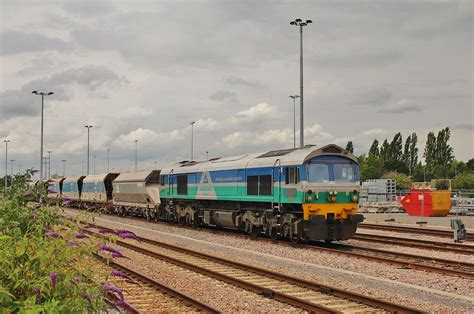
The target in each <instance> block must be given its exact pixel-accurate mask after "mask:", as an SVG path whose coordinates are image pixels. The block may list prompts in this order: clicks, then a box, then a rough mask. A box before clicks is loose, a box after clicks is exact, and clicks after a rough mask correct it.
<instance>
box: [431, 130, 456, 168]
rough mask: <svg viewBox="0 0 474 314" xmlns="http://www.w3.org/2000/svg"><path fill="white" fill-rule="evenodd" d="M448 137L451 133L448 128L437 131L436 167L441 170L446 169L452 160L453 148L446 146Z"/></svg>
mask: <svg viewBox="0 0 474 314" xmlns="http://www.w3.org/2000/svg"><path fill="white" fill-rule="evenodd" d="M450 137H451V131H450V130H449V127H446V128H444V129H442V130H441V131H439V132H438V136H437V137H436V152H435V160H436V165H438V166H441V167H443V168H447V167H448V165H449V164H450V163H451V161H453V159H454V155H453V148H452V147H451V146H450V145H449V144H448V141H449V139H450Z"/></svg>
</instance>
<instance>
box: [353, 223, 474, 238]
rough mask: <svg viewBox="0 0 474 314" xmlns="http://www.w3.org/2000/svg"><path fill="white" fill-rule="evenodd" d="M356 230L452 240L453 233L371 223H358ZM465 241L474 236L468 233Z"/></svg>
mask: <svg viewBox="0 0 474 314" xmlns="http://www.w3.org/2000/svg"><path fill="white" fill-rule="evenodd" d="M357 228H360V229H372V230H384V231H395V232H402V233H417V234H425V235H431V236H437V237H443V238H452V237H453V232H452V231H449V230H439V229H428V228H424V227H408V226H396V225H387V224H371V223H365V222H364V223H360V224H359V225H358V226H357ZM467 239H468V240H469V239H474V234H472V233H468V234H467Z"/></svg>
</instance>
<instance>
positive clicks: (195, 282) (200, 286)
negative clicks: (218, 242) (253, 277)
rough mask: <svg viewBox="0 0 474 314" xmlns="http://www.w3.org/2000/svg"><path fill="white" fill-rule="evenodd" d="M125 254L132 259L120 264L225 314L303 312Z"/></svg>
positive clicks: (196, 275)
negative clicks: (239, 313)
mask: <svg viewBox="0 0 474 314" xmlns="http://www.w3.org/2000/svg"><path fill="white" fill-rule="evenodd" d="M121 252H122V253H123V254H124V255H125V256H127V257H129V258H130V259H120V260H119V261H118V262H119V263H120V264H122V265H125V266H127V267H130V268H132V269H133V270H136V271H139V272H141V273H143V274H146V275H147V276H149V277H150V278H153V279H155V280H157V281H160V282H162V283H164V284H166V285H168V286H170V287H173V288H174V289H176V290H179V291H180V292H182V293H185V294H187V295H189V296H191V297H193V298H195V299H197V300H199V301H201V302H203V303H206V304H209V305H211V306H213V307H215V308H217V309H220V310H222V311H223V312H225V313H236V312H244V313H261V312H269V313H270V312H271V313H276V312H278V313H281V312H292V313H295V312H301V311H300V310H299V309H297V308H294V307H292V306H289V305H287V304H283V303H281V302H278V301H275V300H273V299H268V298H264V297H262V296H259V295H257V294H255V293H252V292H249V291H246V290H243V289H240V288H237V287H234V286H232V285H230V284H227V283H224V282H221V281H219V280H216V279H213V278H210V277H207V276H204V275H201V274H199V273H195V272H193V271H190V270H186V269H184V268H181V267H178V266H176V265H174V264H171V263H166V262H162V261H159V260H156V259H154V258H152V257H149V256H147V255H144V254H140V253H137V252H135V251H132V250H129V249H126V248H121ZM262 309H264V310H263V311H262Z"/></svg>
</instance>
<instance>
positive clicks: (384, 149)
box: [380, 139, 390, 161]
mask: <svg viewBox="0 0 474 314" xmlns="http://www.w3.org/2000/svg"><path fill="white" fill-rule="evenodd" d="M389 154H390V145H389V144H388V141H387V139H385V140H384V141H383V143H382V146H381V147H380V158H382V160H383V161H385V160H388V157H389Z"/></svg>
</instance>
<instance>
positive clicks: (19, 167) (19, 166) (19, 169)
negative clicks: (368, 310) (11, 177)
mask: <svg viewBox="0 0 474 314" xmlns="http://www.w3.org/2000/svg"><path fill="white" fill-rule="evenodd" d="M17 167H18V174H20V173H21V167H22V165H17Z"/></svg>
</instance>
